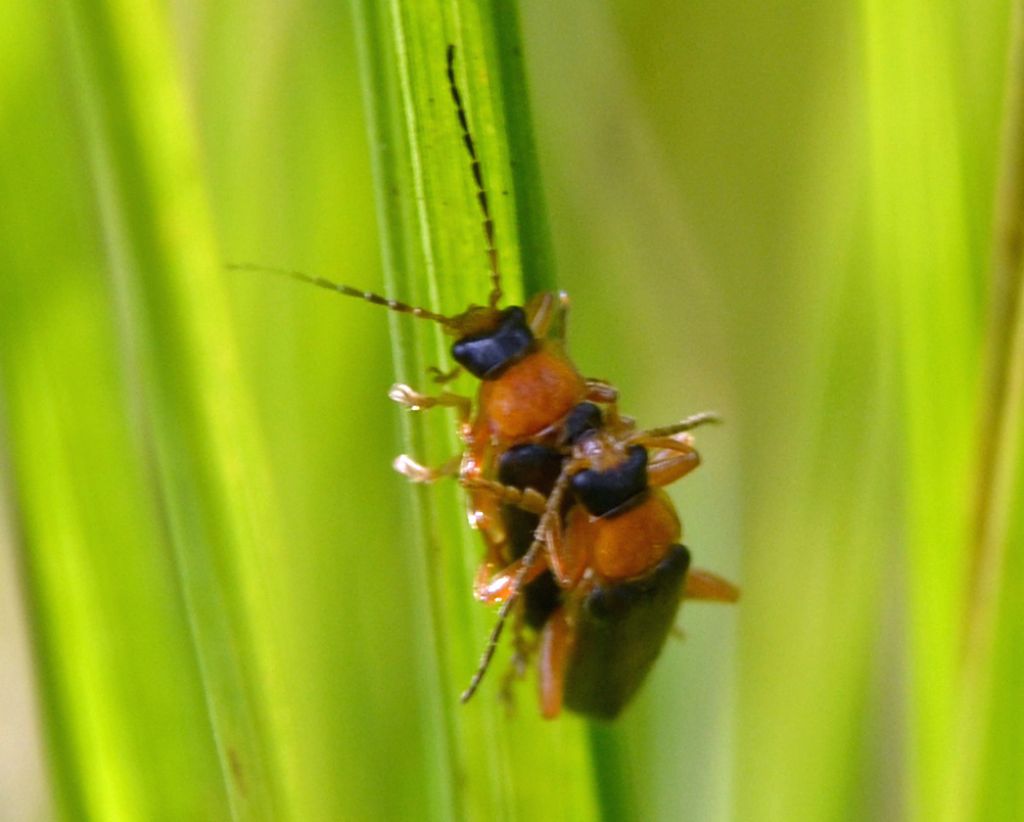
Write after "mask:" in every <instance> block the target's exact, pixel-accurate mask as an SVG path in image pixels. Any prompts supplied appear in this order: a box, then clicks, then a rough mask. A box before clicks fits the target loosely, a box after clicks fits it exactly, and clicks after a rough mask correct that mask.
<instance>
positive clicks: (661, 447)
mask: <svg viewBox="0 0 1024 822" xmlns="http://www.w3.org/2000/svg"><path fill="white" fill-rule="evenodd" d="M677 437H678V438H677ZM638 444H639V445H643V446H645V447H647V448H652V449H654V453H653V454H652V455H651V458H650V462H648V464H647V481H648V482H649V483H650V484H651V485H657V486H663V485H669V484H670V483H673V482H675V481H676V480H678V479H682V478H683V477H685V476H686V475H687V474H689V473H690V472H691V471H692V470H693V469H695V468H696V467H697V466H698V465H700V454H698V453H697V450H696V449H695V448H694V447H693V439H692V438H691V437H690V436H689V435H687V434H677V435H676V437H659V438H653V439H643V440H640V442H639V443H638Z"/></svg>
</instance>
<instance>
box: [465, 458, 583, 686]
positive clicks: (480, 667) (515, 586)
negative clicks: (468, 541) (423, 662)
mask: <svg viewBox="0 0 1024 822" xmlns="http://www.w3.org/2000/svg"><path fill="white" fill-rule="evenodd" d="M570 476H571V474H570V472H569V470H568V466H567V465H566V466H563V467H562V472H561V473H560V474H559V475H558V479H557V480H556V481H555V485H554V487H553V488H552V489H551V494H550V495H549V496H548V504H547V507H546V508H545V510H544V515H543V516H542V517H541V518H540V522H539V523H537V530H536V531H534V532H533V542H532V543H531V544H530V547H529V548H528V549H527V551H526V553H525V554H523V558H522V560H520V562H521V565H520V566H519V570H518V571H517V572H516V576H515V579H514V580H513V581H512V592H511V593H510V594H509V596H508V599H506V600H505V602H504V603H502V606H501V610H500V611H498V620H497V622H495V623H494V627H493V628H491V633H490V636H488V637H487V645H486V646H485V647H484V652H483V654H482V655H481V656H480V662H479V663H478V664H477V666H476V672H475V673H474V674H473V678H472V679H471V680H470V681H469V685H468V686H466V690H464V691H463V692H462V694H461V696H459V702H461V703H462V704H463V705H465V704H466V703H467V702H469V700H471V699H472V698H473V694H475V693H476V692H477V689H478V688H479V687H480V683H481V682H482V681H483V678H484V674H486V673H487V669H488V668H489V667H490V666H491V660H492V659H494V652H495V651H496V650H498V640H500V639H501V632H502V631H504V630H505V622H506V621H507V620H508V615H509V614H510V613H511V612H512V606H513V605H515V603H516V601H517V600H518V599H519V592H520V591H522V589H523V583H524V582H525V581H526V575H527V574H528V573H529V571H530V566H532V565H533V563H534V561H535V560H536V559H537V554H538V553H540V550H541V549H542V548H543V547H544V543H545V542H546V541H547V533H548V530H549V528H550V525H549V523H550V522H551V518H552V517H557V516H561V511H562V499H563V497H564V496H565V491H566V489H567V488H568V487H569V478H570Z"/></svg>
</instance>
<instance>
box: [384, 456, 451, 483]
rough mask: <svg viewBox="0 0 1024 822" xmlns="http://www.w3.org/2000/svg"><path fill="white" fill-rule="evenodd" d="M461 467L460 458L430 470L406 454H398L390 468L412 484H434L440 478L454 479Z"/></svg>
mask: <svg viewBox="0 0 1024 822" xmlns="http://www.w3.org/2000/svg"><path fill="white" fill-rule="evenodd" d="M461 465H462V458H461V457H452V458H451V459H450V460H448V462H446V463H444V464H443V465H439V466H438V467H437V468H430V467H428V466H426V465H422V464H420V463H418V462H416V460H414V459H413V458H412V457H410V456H409V455H408V454H399V455H398V456H397V457H395V460H394V462H392V463H391V467H392V468H394V469H395V470H396V471H397V472H398V473H399V474H401V475H402V476H404V477H407V478H408V479H409V480H411V481H412V482H436V481H437V480H439V479H441V478H442V477H454V476H456V475H457V474H458V473H459V467H460V466H461Z"/></svg>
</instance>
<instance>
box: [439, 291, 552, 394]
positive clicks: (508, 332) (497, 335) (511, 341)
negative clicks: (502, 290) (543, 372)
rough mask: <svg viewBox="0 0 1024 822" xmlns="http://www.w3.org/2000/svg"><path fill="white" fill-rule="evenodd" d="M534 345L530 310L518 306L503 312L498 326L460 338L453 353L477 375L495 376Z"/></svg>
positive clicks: (482, 377) (484, 377)
mask: <svg viewBox="0 0 1024 822" xmlns="http://www.w3.org/2000/svg"><path fill="white" fill-rule="evenodd" d="M532 345H533V332H532V331H531V330H530V327H529V326H528V325H527V324H526V312H524V311H523V309H521V308H519V307H518V306H513V307H512V308H507V309H505V310H504V311H502V312H501V314H500V320H499V322H498V327H497V328H495V329H493V330H491V331H485V332H484V333H482V334H472V335H470V336H468V337H463V338H462V339H461V340H456V342H455V344H454V345H452V357H454V358H455V362H457V363H458V364H459V365H461V366H462V367H463V368H465V369H466V370H467V371H468V372H469V373H470V374H472V375H473V376H474V377H477V378H478V379H481V380H493V379H496V378H497V377H499V376H501V372H502V371H504V370H505V369H506V368H507V367H508V366H510V365H511V364H512V363H514V362H516V361H518V360H520V359H522V358H523V357H524V356H525V355H526V353H527V352H528V351H529V350H530V347H531V346H532Z"/></svg>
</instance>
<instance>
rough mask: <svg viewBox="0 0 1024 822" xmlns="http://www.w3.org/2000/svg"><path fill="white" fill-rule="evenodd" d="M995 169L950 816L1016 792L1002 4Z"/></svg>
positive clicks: (1007, 137)
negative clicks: (983, 368) (971, 547)
mask: <svg viewBox="0 0 1024 822" xmlns="http://www.w3.org/2000/svg"><path fill="white" fill-rule="evenodd" d="M1011 14H1012V18H1011V28H1010V37H1009V48H1010V59H1009V61H1008V64H1009V65H1008V72H1007V82H1006V105H1005V113H1004V122H1003V135H1002V154H1003V158H1002V164H1001V174H1000V180H999V186H998V190H997V206H996V210H995V215H994V220H993V224H994V232H993V239H994V247H993V254H992V260H993V265H992V281H991V284H990V294H989V306H988V327H987V329H986V341H985V342H986V365H987V368H986V375H985V376H986V379H985V381H984V383H983V384H982V389H983V394H982V403H981V422H980V426H979V472H978V486H977V490H976V496H975V511H976V517H977V521H976V522H975V529H974V533H975V535H976V537H975V544H974V550H973V555H972V558H971V565H970V576H969V580H968V599H967V601H966V618H965V631H964V636H965V642H964V648H963V662H962V664H963V672H962V678H961V699H960V705H959V713H958V716H957V726H956V731H957V737H956V746H955V750H956V754H955V756H954V757H953V758H952V761H951V763H950V769H951V774H952V776H951V782H952V785H953V788H952V790H951V796H952V800H951V803H950V808H951V813H950V816H951V818H953V819H1003V818H1006V819H1009V818H1012V817H1013V816H1015V815H1019V814H1020V812H1021V811H1022V809H1024V793H1022V792H1021V790H1020V782H1019V779H1018V778H1017V777H1016V776H1015V775H1014V773H1013V771H1014V768H1013V767H1008V765H1009V763H1011V762H1014V761H1017V762H1019V761H1020V757H1021V756H1022V755H1024V750H1022V749H1021V747H1020V741H1021V739H1022V738H1024V735H1022V730H1021V727H1020V723H1019V721H1018V720H1017V716H1018V715H1019V710H1018V709H1019V705H1020V681H1019V675H1018V673H1017V670H1016V667H1015V666H1016V665H1017V662H1016V660H1019V658H1020V651H1021V639H1022V633H1021V627H1020V626H1021V625H1022V624H1024V622H1022V621H1021V616H1022V614H1021V610H1020V603H1021V601H1022V597H1021V581H1022V579H1024V567H1022V565H1021V562H1020V557H1019V554H1020V552H1019V551H1013V548H1015V547H1019V546H1020V545H1022V544H1024V530H1022V525H1024V520H1022V515H1024V439H1022V438H1024V431H1022V426H1024V253H1022V251H1024V249H1022V245H1021V237H1022V236H1024V5H1022V4H1021V3H1020V2H1015V3H1013V4H1012V11H1011Z"/></svg>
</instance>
